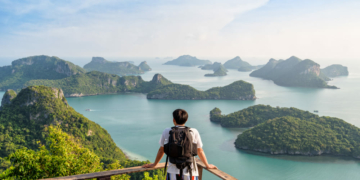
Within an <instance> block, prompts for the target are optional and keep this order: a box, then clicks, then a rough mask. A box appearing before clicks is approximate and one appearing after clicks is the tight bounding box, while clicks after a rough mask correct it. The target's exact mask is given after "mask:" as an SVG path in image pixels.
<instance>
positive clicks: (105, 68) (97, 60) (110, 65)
mask: <svg viewBox="0 0 360 180" xmlns="http://www.w3.org/2000/svg"><path fill="white" fill-rule="evenodd" d="M149 68H150V67H149ZM84 69H86V70H87V71H100V72H104V73H109V74H119V75H127V74H142V73H144V71H143V70H142V69H141V68H140V67H138V66H135V65H133V64H131V63H129V62H111V61H107V60H105V59H104V58H102V57H93V59H92V61H91V62H90V63H88V64H86V65H85V66H84Z"/></svg>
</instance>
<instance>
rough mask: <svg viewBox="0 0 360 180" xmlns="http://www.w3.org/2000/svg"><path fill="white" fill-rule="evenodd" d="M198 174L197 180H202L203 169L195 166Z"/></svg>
mask: <svg viewBox="0 0 360 180" xmlns="http://www.w3.org/2000/svg"><path fill="white" fill-rule="evenodd" d="M197 168H198V172H199V180H202V173H203V167H202V166H200V165H197Z"/></svg>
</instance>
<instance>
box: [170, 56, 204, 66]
mask: <svg viewBox="0 0 360 180" xmlns="http://www.w3.org/2000/svg"><path fill="white" fill-rule="evenodd" d="M206 64H211V61H209V60H200V59H198V58H196V57H194V56H190V55H182V56H180V57H178V58H176V59H174V60H171V61H168V62H166V63H164V65H177V66H188V67H191V66H200V65H206Z"/></svg>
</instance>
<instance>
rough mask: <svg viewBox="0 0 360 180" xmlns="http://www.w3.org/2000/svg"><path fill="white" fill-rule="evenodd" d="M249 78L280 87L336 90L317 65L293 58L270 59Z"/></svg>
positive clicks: (309, 61)
mask: <svg viewBox="0 0 360 180" xmlns="http://www.w3.org/2000/svg"><path fill="white" fill-rule="evenodd" d="M250 76H252V77H260V78H263V79H269V80H273V81H274V83H275V84H277V85H280V86H290V87H312V88H331V89H336V88H337V87H335V86H330V85H328V84H327V82H326V81H327V80H329V78H328V77H327V76H326V75H324V74H323V73H322V71H321V70H320V65H319V64H317V63H315V62H314V61H312V60H309V59H306V60H301V59H299V58H297V57H295V56H292V57H290V58H289V59H286V60H275V59H270V60H269V62H268V63H267V64H266V65H265V66H264V67H262V68H260V69H258V70H255V71H253V72H252V73H250Z"/></svg>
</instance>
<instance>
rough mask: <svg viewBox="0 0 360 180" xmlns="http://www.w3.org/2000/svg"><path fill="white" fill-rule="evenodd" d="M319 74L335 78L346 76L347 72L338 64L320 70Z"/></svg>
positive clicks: (344, 67)
mask: <svg viewBox="0 0 360 180" xmlns="http://www.w3.org/2000/svg"><path fill="white" fill-rule="evenodd" d="M321 72H322V73H323V74H324V75H325V76H328V77H337V76H348V75H349V71H348V68H347V67H346V66H342V65H340V64H333V65H330V66H328V67H326V68H324V69H321Z"/></svg>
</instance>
